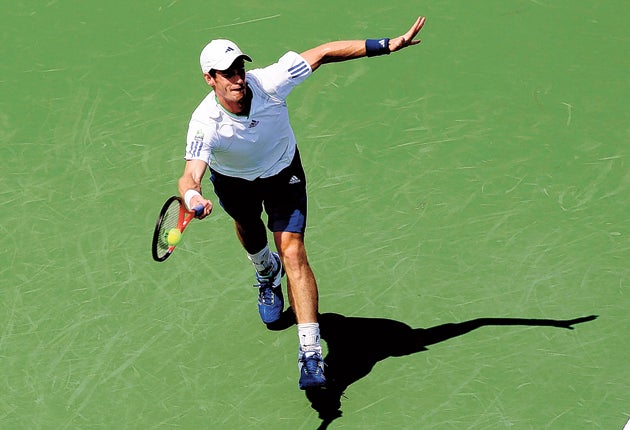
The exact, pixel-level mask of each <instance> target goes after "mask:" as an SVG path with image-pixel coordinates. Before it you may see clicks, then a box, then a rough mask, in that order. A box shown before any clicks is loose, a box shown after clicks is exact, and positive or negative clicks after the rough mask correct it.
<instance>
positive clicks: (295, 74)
mask: <svg viewBox="0 0 630 430" xmlns="http://www.w3.org/2000/svg"><path fill="white" fill-rule="evenodd" d="M288 72H289V74H290V75H291V79H296V78H299V77H302V76H305V75H307V74H308V65H307V64H306V62H304V61H302V62H301V63H299V64H296V65H295V66H292V67H290V68H289V70H288Z"/></svg>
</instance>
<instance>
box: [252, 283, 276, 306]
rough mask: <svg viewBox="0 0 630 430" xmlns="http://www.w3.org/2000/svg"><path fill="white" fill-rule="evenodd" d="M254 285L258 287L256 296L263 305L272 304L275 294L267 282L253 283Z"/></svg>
mask: <svg viewBox="0 0 630 430" xmlns="http://www.w3.org/2000/svg"><path fill="white" fill-rule="evenodd" d="M254 287H258V297H259V299H260V301H261V302H262V303H264V304H265V305H273V303H274V301H275V295H274V293H273V289H272V288H271V286H270V285H269V284H258V285H254Z"/></svg>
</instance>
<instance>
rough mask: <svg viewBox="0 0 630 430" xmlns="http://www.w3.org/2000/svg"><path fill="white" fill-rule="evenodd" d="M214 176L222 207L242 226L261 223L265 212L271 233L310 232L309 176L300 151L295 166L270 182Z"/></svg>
mask: <svg viewBox="0 0 630 430" xmlns="http://www.w3.org/2000/svg"><path fill="white" fill-rule="evenodd" d="M210 172H211V173H212V174H211V175H210V180H211V181H212V184H213V185H214V192H215V194H216V195H217V197H218V198H219V203H220V204H221V206H222V207H223V209H225V211H226V212H227V213H228V215H230V216H231V217H232V218H233V219H234V220H235V221H236V222H238V223H239V224H241V225H249V224H250V223H258V222H259V221H260V219H261V216H262V211H263V208H264V210H265V212H266V213H267V227H268V228H269V230H271V231H273V232H276V231H287V232H291V233H304V231H305V230H306V200H307V199H306V176H305V175H304V169H303V168H302V161H301V160H300V154H299V152H298V150H297V148H296V150H295V156H294V157H293V161H292V162H291V165H289V166H288V167H287V168H285V169H284V170H282V171H281V172H280V173H278V174H277V175H275V176H271V177H269V178H258V179H255V180H253V181H248V180H247V179H242V178H235V177H232V176H226V175H222V174H220V173H218V172H216V171H214V170H212V169H210Z"/></svg>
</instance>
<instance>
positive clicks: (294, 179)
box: [289, 175, 302, 185]
mask: <svg viewBox="0 0 630 430" xmlns="http://www.w3.org/2000/svg"><path fill="white" fill-rule="evenodd" d="M300 182H302V181H301V180H300V178H298V177H297V176H295V175H293V176H291V179H289V185H293V184H299V183H300Z"/></svg>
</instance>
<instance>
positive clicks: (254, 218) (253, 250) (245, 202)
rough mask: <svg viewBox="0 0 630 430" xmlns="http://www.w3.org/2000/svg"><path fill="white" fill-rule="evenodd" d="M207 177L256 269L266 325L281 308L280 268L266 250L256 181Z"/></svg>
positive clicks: (276, 256)
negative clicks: (232, 220)
mask: <svg viewBox="0 0 630 430" xmlns="http://www.w3.org/2000/svg"><path fill="white" fill-rule="evenodd" d="M210 179H211V180H212V183H213V185H214V191H215V194H216V195H217V197H218V198H219V203H220V204H221V206H222V207H223V208H224V209H225V211H226V212H227V213H228V215H230V216H231V217H232V219H234V225H235V229H236V235H237V237H238V239H239V241H240V242H241V244H242V245H243V248H245V251H246V252H247V257H248V258H249V260H250V261H251V262H252V264H253V266H254V269H255V270H256V285H255V286H256V287H257V288H258V311H259V313H260V317H261V319H262V320H263V322H264V323H267V324H268V323H272V322H274V321H277V320H278V319H279V318H280V315H281V314H282V310H283V308H284V300H283V297H282V289H281V288H280V283H281V278H282V274H283V269H282V265H281V263H280V258H279V256H278V254H276V253H274V252H271V250H270V249H269V245H268V242H267V231H266V229H265V225H264V223H263V221H262V219H261V215H262V196H261V193H260V190H259V188H258V183H257V182H256V181H247V180H244V179H239V178H232V177H228V176H225V175H221V174H219V173H217V172H215V171H212V175H211V177H210Z"/></svg>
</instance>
